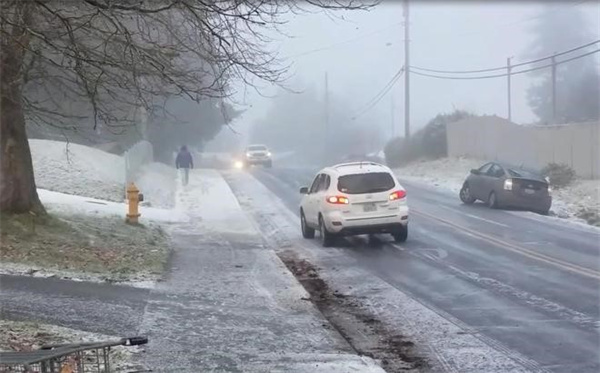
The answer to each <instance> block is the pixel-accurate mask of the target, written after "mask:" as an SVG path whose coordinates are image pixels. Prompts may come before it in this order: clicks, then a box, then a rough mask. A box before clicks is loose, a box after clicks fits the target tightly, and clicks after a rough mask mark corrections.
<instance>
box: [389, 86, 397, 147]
mask: <svg viewBox="0 0 600 373" xmlns="http://www.w3.org/2000/svg"><path fill="white" fill-rule="evenodd" d="M390 109H391V114H392V123H391V124H392V136H391V138H392V139H393V138H394V137H395V136H396V124H395V123H394V119H395V118H394V95H392V100H391V108H390Z"/></svg>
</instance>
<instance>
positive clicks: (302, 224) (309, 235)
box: [300, 211, 315, 238]
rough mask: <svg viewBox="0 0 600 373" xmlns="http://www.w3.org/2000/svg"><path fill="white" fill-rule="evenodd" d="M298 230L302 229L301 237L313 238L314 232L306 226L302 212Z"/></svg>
mask: <svg viewBox="0 0 600 373" xmlns="http://www.w3.org/2000/svg"><path fill="white" fill-rule="evenodd" d="M300 228H301V229H302V237H304V238H315V230H314V229H313V228H311V227H309V226H308V225H307V224H306V217H305V216H304V211H300Z"/></svg>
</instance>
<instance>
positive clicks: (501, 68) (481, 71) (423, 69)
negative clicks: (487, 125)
mask: <svg viewBox="0 0 600 373" xmlns="http://www.w3.org/2000/svg"><path fill="white" fill-rule="evenodd" d="M598 43H600V40H595V41H593V42H591V43H587V44H584V45H581V46H578V47H575V48H572V49H569V50H566V51H563V52H560V53H556V54H554V55H552V56H546V57H542V58H538V59H535V60H531V61H526V62H521V63H517V64H514V65H512V66H511V68H515V67H520V66H525V65H530V64H532V63H537V62H541V61H545V60H549V59H552V57H558V56H562V55H565V54H569V53H572V52H575V51H578V50H580V49H584V48H587V47H590V46H592V45H594V44H598ZM410 68H411V72H413V71H412V70H413V69H415V70H420V71H427V72H431V73H439V74H474V73H485V72H492V71H500V70H506V66H502V67H492V68H489V69H479V70H459V71H452V70H435V69H428V68H424V67H419V66H411V67H410ZM498 76H502V75H498ZM494 77H495V76H494Z"/></svg>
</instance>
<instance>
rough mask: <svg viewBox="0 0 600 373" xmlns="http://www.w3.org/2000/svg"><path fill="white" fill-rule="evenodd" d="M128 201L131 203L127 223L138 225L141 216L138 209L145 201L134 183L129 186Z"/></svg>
mask: <svg viewBox="0 0 600 373" xmlns="http://www.w3.org/2000/svg"><path fill="white" fill-rule="evenodd" d="M127 200H128V201H129V213H128V214H127V219H126V221H127V223H129V224H138V218H139V217H140V216H141V214H140V213H139V210H138V207H139V204H140V202H143V201H144V195H143V194H142V193H140V190H139V189H138V188H137V187H136V186H135V184H134V183H130V184H129V185H128V186H127Z"/></svg>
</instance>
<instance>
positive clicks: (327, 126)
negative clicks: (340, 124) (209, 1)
mask: <svg viewBox="0 0 600 373" xmlns="http://www.w3.org/2000/svg"><path fill="white" fill-rule="evenodd" d="M324 115H325V132H326V134H328V132H329V75H328V73H327V71H326V72H325V113H324Z"/></svg>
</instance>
